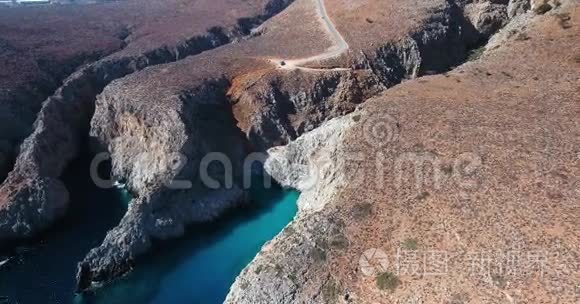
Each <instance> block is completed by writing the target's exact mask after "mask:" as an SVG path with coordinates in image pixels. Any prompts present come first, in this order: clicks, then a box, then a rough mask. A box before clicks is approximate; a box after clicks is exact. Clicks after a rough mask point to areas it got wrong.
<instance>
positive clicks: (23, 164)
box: [0, 0, 289, 242]
mask: <svg viewBox="0 0 580 304" xmlns="http://www.w3.org/2000/svg"><path fill="white" fill-rule="evenodd" d="M288 3H289V1H285V0H273V1H271V2H267V3H265V6H264V8H263V9H262V10H258V11H256V16H248V17H244V18H241V19H239V20H238V21H239V24H236V25H235V26H234V27H233V28H230V29H220V28H217V27H215V28H212V29H210V30H209V32H207V33H206V34H204V35H201V36H196V37H192V38H190V39H188V40H185V41H181V42H180V43H179V44H178V45H176V46H175V47H171V46H162V47H160V48H156V49H152V50H149V51H146V52H144V53H141V54H137V55H131V56H118V55H116V54H113V55H111V56H109V57H107V58H104V59H102V60H99V61H98V62H95V63H93V64H90V65H88V66H85V67H83V68H82V69H80V70H78V71H77V72H75V73H74V74H72V75H71V76H69V77H68V78H67V79H66V80H65V81H64V83H63V85H62V86H61V87H60V88H59V89H58V90H57V91H56V92H55V93H54V95H53V96H51V97H49V98H48V99H47V100H46V101H45V102H44V103H43V105H42V108H41V110H40V112H39V114H38V116H37V119H36V122H35V128H34V130H33V132H32V134H30V135H29V136H28V138H26V140H24V142H23V143H22V145H21V147H20V154H19V155H18V157H17V159H16V162H15V165H14V168H13V169H12V171H11V172H10V173H9V175H8V177H7V178H6V180H5V181H4V183H3V184H2V186H1V188H0V192H1V193H2V194H3V196H2V200H1V201H0V206H1V208H0V215H1V217H0V218H1V219H2V220H1V222H0V240H2V241H3V242H6V241H8V240H12V239H18V238H23V237H29V236H31V235H33V234H36V233H38V232H39V231H42V230H43V229H45V228H47V227H48V226H49V225H50V224H51V223H53V222H54V221H55V220H56V219H58V218H60V217H62V216H63V215H64V213H65V211H66V206H67V204H68V195H67V192H66V188H65V187H64V185H63V184H62V182H61V181H60V180H59V179H58V178H59V176H60V175H61V173H62V171H63V169H64V168H65V166H66V165H67V164H68V163H69V162H70V161H71V160H72V159H73V158H75V157H76V156H77V151H78V148H79V146H80V144H81V139H82V138H83V137H84V136H85V134H86V130H87V127H88V125H89V121H90V118H91V115H92V113H93V109H94V100H95V97H96V96H97V94H99V93H100V92H101V90H102V89H103V88H104V87H105V86H106V85H107V84H108V83H110V82H112V81H113V80H115V79H118V78H122V77H124V76H126V75H128V74H131V73H134V72H135V71H138V70H142V69H144V68H145V67H148V66H152V65H158V64H161V63H166V62H172V61H175V60H179V59H181V58H184V57H186V56H189V55H192V54H197V53H200V52H202V51H204V50H207V49H211V48H215V47H217V46H219V45H223V44H225V43H228V42H231V41H233V40H234V39H236V37H238V36H239V35H240V34H243V33H247V32H249V29H246V28H244V27H245V26H254V25H255V24H256V23H257V22H260V21H263V20H265V19H267V18H268V17H270V16H271V15H273V14H276V13H277V12H278V11H280V10H281V9H283V8H284V7H285V6H286V5H287V4H288ZM30 197H35V198H39V199H40V200H38V201H36V200H34V201H33V203H31V204H23V203H22V201H26V200H28V198H30ZM37 206H40V208H38V207H37Z"/></svg>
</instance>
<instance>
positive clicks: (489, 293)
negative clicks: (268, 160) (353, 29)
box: [226, 2, 580, 303]
mask: <svg viewBox="0 0 580 304" xmlns="http://www.w3.org/2000/svg"><path fill="white" fill-rule="evenodd" d="M578 18H580V15H579V14H578V4H577V3H574V2H567V3H562V4H561V7H560V8H559V9H557V10H556V11H553V12H551V13H547V15H544V16H534V15H533V14H531V13H529V12H528V13H525V14H523V15H520V16H519V17H518V18H517V19H514V20H513V21H512V23H510V24H509V25H508V26H507V27H506V28H505V29H504V30H502V31H501V32H500V33H499V35H498V36H497V37H494V39H492V41H490V44H488V45H487V47H486V51H485V52H484V54H483V55H482V57H481V58H480V59H478V60H474V61H473V62H469V63H466V64H463V65H461V66H459V67H457V68H456V69H453V70H452V71H450V72H447V73H445V74H443V75H435V76H427V77H421V78H418V79H415V80H410V81H407V82H404V83H402V84H401V85H399V86H395V87H393V88H391V89H389V90H387V91H385V92H383V93H382V94H380V95H379V96H377V97H374V98H372V99H370V100H368V101H366V102H365V103H363V104H362V105H361V106H360V107H359V109H358V110H357V111H355V112H354V113H352V114H351V115H349V116H350V117H351V118H353V121H352V122H351V121H347V122H342V123H341V125H343V124H344V125H350V127H347V129H345V130H340V131H337V130H335V129H333V128H332V126H333V124H332V123H329V124H323V125H322V126H321V127H319V128H318V129H315V130H314V131H312V132H310V133H306V134H304V135H302V137H299V138H298V139H297V140H296V141H294V142H292V143H290V144H288V145H287V146H286V147H276V148H272V149H271V150H270V151H269V154H271V155H272V161H274V160H276V162H274V163H282V164H288V165H286V166H278V167H276V166H267V168H268V170H270V172H272V175H273V176H275V177H277V178H278V179H279V180H280V181H281V182H282V183H284V184H286V185H288V186H291V187H296V188H298V189H302V188H303V186H302V183H303V181H304V180H305V178H304V177H305V176H306V177H307V178H306V180H309V179H310V178H309V176H311V175H310V174H307V173H306V174H305V173H302V172H305V170H303V169H302V168H304V167H309V166H305V164H307V163H314V164H317V165H318V166H315V168H330V169H328V170H326V169H324V170H319V171H322V172H325V173H324V174H321V175H318V176H322V177H321V178H319V179H316V182H314V183H311V182H309V183H308V184H309V185H314V188H316V187H318V186H322V185H325V187H323V188H322V190H321V191H317V192H318V193H320V194H325V193H330V195H320V196H318V197H316V196H312V194H311V193H310V192H308V191H305V197H304V198H302V197H301V198H300V202H299V204H300V206H301V209H300V213H299V214H298V216H297V217H296V219H295V221H294V222H292V223H291V224H290V225H289V226H288V227H287V228H286V229H285V230H284V231H283V232H282V233H281V234H280V235H279V236H278V237H277V238H275V239H274V240H272V241H271V242H270V243H269V244H267V245H265V246H264V247H263V248H262V251H261V252H260V253H259V254H258V256H257V257H256V258H255V259H254V261H253V262H252V263H251V264H250V265H249V266H248V267H247V268H246V269H245V270H244V271H243V272H242V274H241V275H240V276H239V277H238V279H237V280H236V282H235V283H234V285H233V286H232V288H231V290H230V294H229V296H228V298H227V300H226V302H227V303H380V302H389V303H467V302H474V303H501V302H510V303H518V302H522V303H528V302H538V301H541V302H545V303H560V302H562V301H564V302H573V301H574V299H576V297H577V294H576V292H575V285H576V284H577V283H576V278H575V273H576V272H577V267H576V265H575V264H574V262H573V261H574V260H575V259H576V257H577V256H578V248H577V246H575V245H574V244H576V243H577V240H578V236H577V234H576V233H574V232H573V231H574V227H575V220H576V219H575V218H574V217H570V216H569V215H570V214H571V213H572V212H574V211H573V210H576V209H577V203H576V200H575V197H576V196H577V195H576V194H577V190H576V188H577V186H578V183H579V181H578V178H576V177H577V176H578V169H579V168H578V166H577V163H578V161H577V158H576V155H577V150H578V149H577V148H575V143H576V142H577V134H578V132H579V131H580V130H578V124H577V123H575V118H574V117H575V115H577V114H578V103H577V100H578V98H579V97H578V90H577V89H576V86H575V85H574V84H575V82H576V81H577V76H576V74H577V67H578V64H579V61H578V58H577V57H578V56H577V55H576V53H577V50H578V48H577V47H576V46H574V45H575V44H577V42H578V40H579V39H580V36H579V35H578V34H577V33H578V32H577V31H575V29H577V28H578V26H579V23H578V20H580V19H578ZM554 56H556V57H558V58H561V59H562V60H561V61H559V62H554V61H553V59H552V58H554ZM557 75H558V76H557ZM556 78H558V79H560V80H558V81H553V79H556ZM545 83H551V85H550V88H549V90H546V87H545V86H543V85H541V84H545ZM359 115H360V116H359ZM349 116H346V117H349ZM346 117H344V118H338V119H336V120H340V119H346ZM355 117H358V118H357V119H354V118H355ZM540 117H541V118H540ZM333 121H334V120H333ZM333 121H331V122H333ZM562 130H566V131H565V132H564V131H562ZM374 131H378V132H374ZM335 133H337V134H340V133H342V135H340V136H337V138H338V142H335V141H334V140H329V139H328V137H326V136H319V135H317V134H335ZM327 141H328V144H327ZM336 147H342V148H336ZM318 151H320V152H318ZM324 151H330V152H329V153H330V155H331V161H330V165H328V166H324V162H321V161H320V160H319V159H320V156H319V153H321V152H322V153H324ZM361 157H362V158H361ZM336 159H342V160H345V162H346V166H341V165H340V164H339V165H333V164H335V163H336V161H333V160H336ZM294 164H298V165H297V166H296V165H294ZM293 166H295V168H292V167H293ZM277 168H279V169H277ZM286 168H292V169H286ZM306 172H311V171H309V170H306ZM335 181H338V182H336V183H335ZM317 183H318V184H317ZM308 198H314V200H312V201H311V200H310V199H308ZM305 199H306V200H305ZM306 206H322V207H320V208H314V209H312V208H306ZM530 227H534V228H533V229H530ZM556 231H557V232H556ZM538 252H542V253H541V255H542V254H545V256H544V257H543V258H542V261H543V262H542V263H545V264H543V265H544V266H545V267H542V268H533V267H529V264H527V263H528V262H530V257H531V256H533V255H534V254H535V253H538ZM434 253H435V254H440V253H441V254H443V255H440V256H437V257H435V260H431V261H430V260H429V259H430V258H432V257H433V255H432V254H434ZM509 254H514V255H517V257H516V259H517V258H518V257H519V258H523V259H524V260H525V261H521V260H520V261H519V262H516V263H518V264H517V265H518V266H517V267H522V268H517V269H512V270H513V271H506V268H501V267H509V266H507V265H508V264H507V263H511V262H513V261H514V260H512V259H510V260H507V259H506V255H509ZM474 256H477V257H476V259H478V260H477V261H481V260H479V259H480V258H483V259H485V261H491V262H493V263H497V264H496V265H495V266H492V267H490V268H485V270H484V271H482V272H480V271H479V270H480V268H476V269H475V270H474V269H473V268H470V267H471V266H472V265H473V264H472V263H473V261H474V260H473V258H474ZM512 257H513V256H512ZM532 259H533V258H532ZM509 265H512V266H513V265H514V264H509ZM430 267H433V268H430ZM438 267H443V268H438ZM524 269H525V270H524ZM385 277H386V278H387V279H388V281H387V282H386V283H385V281H384V280H385ZM540 277H541V278H542V279H539V278H540ZM381 280H382V281H381Z"/></svg>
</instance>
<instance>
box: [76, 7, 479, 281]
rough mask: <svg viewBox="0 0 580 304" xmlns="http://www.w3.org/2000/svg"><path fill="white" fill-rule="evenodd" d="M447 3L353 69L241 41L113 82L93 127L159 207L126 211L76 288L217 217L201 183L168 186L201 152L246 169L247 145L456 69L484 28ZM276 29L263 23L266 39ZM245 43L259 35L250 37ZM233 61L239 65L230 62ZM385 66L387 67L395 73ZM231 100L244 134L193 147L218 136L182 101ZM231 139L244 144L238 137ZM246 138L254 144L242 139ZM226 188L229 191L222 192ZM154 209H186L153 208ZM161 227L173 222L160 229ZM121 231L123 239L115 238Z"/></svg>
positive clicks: (189, 170) (288, 136)
mask: <svg viewBox="0 0 580 304" xmlns="http://www.w3.org/2000/svg"><path fill="white" fill-rule="evenodd" d="M441 5H442V6H441V7H440V10H437V11H435V12H434V13H433V15H428V16H429V17H428V18H426V20H425V21H424V22H423V23H422V24H421V25H420V26H419V28H418V29H416V30H414V31H413V32H412V33H410V34H409V37H410V38H408V39H402V42H399V41H396V42H392V43H389V44H387V47H385V48H381V49H380V50H379V51H377V52H376V53H375V54H376V55H374V56H368V57H367V58H366V61H365V62H364V63H359V64H356V65H355V66H353V69H352V70H351V71H346V70H341V69H329V70H326V69H324V68H320V69H316V68H314V69H310V68H306V69H296V70H286V69H268V68H267V67H268V65H265V64H264V63H257V62H256V61H255V60H248V59H245V60H244V59H239V58H235V57H234V58H231V57H233V54H236V53H235V52H236V51H235V50H236V48H237V45H236V46H235V47H231V48H230V49H228V47H226V48H225V49H224V48H220V49H217V50H216V51H215V52H213V53H212V52H210V53H206V54H204V55H201V56H195V57H192V58H190V59H188V60H185V61H180V62H178V63H176V64H170V65H167V66H163V65H162V66H159V67H157V68H155V69H150V70H147V71H144V72H143V73H137V74H134V75H131V77H127V78H124V79H122V80H121V81H120V82H116V83H113V84H112V85H111V86H109V87H107V88H106V89H105V91H104V93H103V94H101V95H100V96H99V100H98V101H97V108H96V112H95V116H94V117H93V123H92V131H91V134H92V135H93V136H94V137H95V138H96V139H97V141H98V142H99V143H100V145H101V146H102V147H106V149H107V150H108V151H109V152H111V154H112V163H113V173H114V175H115V176H116V178H117V179H118V180H122V181H126V184H127V185H128V187H129V190H130V191H132V193H134V195H135V196H136V199H135V200H134V201H133V203H132V204H139V205H141V204H143V205H153V204H155V205H158V207H150V206H141V207H134V210H140V211H131V212H128V213H127V215H126V216H125V219H124V220H123V221H122V222H121V224H120V225H119V226H118V227H116V228H115V229H113V230H112V231H111V232H110V233H109V235H108V236H107V238H106V239H105V241H104V242H103V244H101V246H99V247H98V248H95V249H94V250H92V251H91V252H90V253H89V255H88V256H87V258H86V259H85V260H84V261H83V262H82V263H80V264H79V274H78V276H77V278H78V280H79V287H80V288H81V289H83V288H86V287H88V286H90V282H91V281H95V282H99V281H106V280H108V279H110V278H114V277H116V276H118V275H119V274H121V273H122V272H123V271H126V270H128V269H130V267H131V265H133V264H134V263H135V259H137V258H138V257H139V256H140V255H142V254H143V253H144V252H145V251H147V250H148V248H149V247H150V242H151V240H154V239H160V237H159V235H162V236H164V237H161V238H165V236H171V237H175V236H179V235H181V234H182V233H183V231H184V229H183V227H184V226H185V225H187V224H189V223H192V222H194V221H204V220H209V219H212V218H213V217H214V216H216V215H217V213H213V212H212V213H211V214H212V216H210V217H203V216H197V215H195V216H193V217H191V215H190V213H189V210H191V208H194V210H195V212H199V209H198V207H199V202H198V201H197V199H196V198H198V197H200V194H199V193H198V192H200V188H199V187H194V188H193V189H194V190H193V191H178V192H176V193H175V191H171V190H170V189H168V187H165V183H166V182H167V181H170V180H173V179H175V178H185V179H186V180H191V181H193V182H194V184H196V183H198V182H199V176H198V175H197V174H198V171H197V169H198V167H197V165H198V164H199V162H200V160H201V157H202V156H203V155H204V152H205V153H207V152H210V151H212V152H221V153H225V154H226V155H229V156H230V160H231V161H232V162H233V165H234V166H233V167H234V171H235V172H241V171H242V168H241V163H242V159H243V156H245V155H246V154H245V153H247V152H248V151H252V150H254V151H255V150H257V151H264V150H265V149H267V148H269V147H271V146H274V145H276V144H280V143H286V142H289V141H291V140H293V139H295V138H296V137H298V136H300V135H301V134H303V133H304V132H307V131H308V130H311V129H313V128H315V127H317V126H319V125H320V124H322V123H324V122H325V121H328V120H329V119H331V118H333V117H336V116H340V115H344V114H346V113H349V112H352V111H353V110H354V108H355V106H356V105H357V104H359V103H361V102H362V101H364V100H365V99H366V98H368V97H370V96H372V95H373V94H376V93H377V92H379V91H380V90H382V89H384V88H385V87H386V86H391V85H393V84H395V83H398V82H400V81H402V80H403V79H404V78H412V77H416V76H417V75H420V73H424V72H426V71H429V70H431V71H433V70H435V71H438V70H446V69H449V68H450V67H451V66H452V65H455V64H457V63H458V62H460V61H461V60H463V59H464V58H465V57H466V56H467V50H468V49H469V48H470V46H472V45H474V44H475V43H476V42H477V41H478V40H479V39H480V38H481V35H482V34H478V33H477V32H472V33H469V34H463V32H462V31H461V30H460V29H461V28H462V27H463V26H464V23H465V22H466V21H465V19H464V17H463V15H461V14H457V12H458V9H459V7H457V6H455V5H454V4H447V3H442V4H441ZM265 26H266V27H267V24H266V25H265ZM273 34H275V33H272V32H266V33H263V34H262V35H261V37H260V38H264V37H266V36H267V35H273ZM410 41H411V42H410ZM450 41H451V42H453V43H454V44H451V47H449V45H448V44H447V43H450ZM247 43H252V39H249V40H248V41H247ZM243 47H244V46H240V48H243ZM223 53H225V54H228V56H227V57H226V56H224V55H222V54H223ZM222 56H223V57H222ZM246 56H247V55H246ZM210 62H211V63H210ZM233 62H236V64H235V65H233V67H232V66H231V65H232V63H233ZM371 66H375V67H377V66H380V67H382V69H383V71H378V72H377V71H375V69H373V68H371ZM388 66H390V67H389V68H387V67H388ZM188 67H203V68H202V69H201V71H199V72H198V73H197V74H194V75H191V73H190V74H189V75H188V76H187V78H186V79H185V80H186V81H185V80H184V81H175V82H172V83H170V82H167V83H166V82H164V81H161V82H160V81H159V80H158V79H162V78H163V76H162V75H166V74H171V75H180V74H181V73H183V72H184V71H190V69H188ZM387 71H389V73H390V74H389V73H388V72H387ZM384 75H390V76H389V77H390V78H388V79H387V78H385V76H384ZM175 77H179V76H175ZM212 77H213V78H215V79H222V80H220V81H219V84H218V85H216V84H215V83H214V82H211V81H210V82H207V81H205V79H207V78H210V79H211V78H212ZM305 87H306V88H307V89H306V90H305V89H304V88H305ZM129 88H130V89H129ZM190 92H203V94H204V95H201V97H200V98H194V99H193V100H183V99H182V98H181V97H180V96H182V95H184V94H185V95H187V94H190ZM142 94H147V96H144V95H142ZM194 95H195V94H194ZM144 100H155V102H156V104H155V105H154V106H153V108H151V105H149V104H148V103H144V102H143V101H144ZM226 102H227V103H231V104H233V109H232V108H230V107H228V106H225V107H223V108H222V110H223V111H224V112H225V113H223V114H222V115H226V116H227V115H230V114H233V116H234V117H235V120H237V123H238V127H240V128H241V130H242V131H243V132H244V133H246V137H247V139H246V138H244V137H243V136H240V137H236V135H233V134H234V133H235V132H233V131H232V132H231V133H229V134H230V135H227V134H222V137H225V138H228V140H225V141H224V140H223V138H222V139H221V141H222V142H223V143H225V142H227V143H228V144H226V145H227V147H221V148H217V149H216V148H214V149H213V150H212V149H206V150H198V151H195V149H193V148H192V147H194V146H197V144H196V143H198V142H199V141H201V142H204V141H207V140H209V141H212V140H214V137H215V136H214V135H213V134H212V133H209V134H204V133H206V132H207V130H208V129H207V127H208V125H203V124H200V125H196V119H193V120H192V119H191V117H195V116H196V114H195V111H193V112H188V111H184V109H185V108H188V107H190V106H192V105H191V103H193V104H196V103H203V104H206V105H207V104H214V103H217V104H220V103H221V104H222V105H225V103H226ZM141 104H143V105H141ZM152 109H155V110H154V111H152ZM216 113H217V112H213V114H212V115H216ZM222 122H223V123H224V125H225V126H226V127H228V128H229V127H232V128H234V127H235V121H234V120H233V119H225V120H222ZM203 123H204V124H205V123H207V122H203ZM213 128H215V127H210V128H209V129H213ZM201 130H206V131H205V132H204V131H201ZM169 135H170V136H169ZM210 138H211V139H210ZM232 139H233V142H237V143H238V144H236V145H231V142H232ZM246 140H247V141H248V143H245V141H246ZM201 146H204V145H203V144H202V145H201ZM232 146H233V147H235V146H245V147H248V150H246V152H242V153H237V152H236V153H234V155H235V156H234V157H233V158H231V156H232V148H231V147H232ZM143 151H147V153H148V158H147V159H143V158H141V155H142V152H143ZM174 153H180V154H182V155H185V156H186V158H187V159H188V164H190V166H188V167H185V168H182V170H180V172H173V171H171V170H169V168H170V167H171V166H170V163H172V159H171V158H168V157H167V156H168V155H174ZM218 174H223V172H219V173H218ZM222 178H223V177H222ZM222 180H223V179H222ZM240 188H241V187H240V183H239V182H236V183H235V187H234V189H235V191H233V192H232V191H230V190H226V189H219V190H218V191H216V192H215V194H213V195H214V197H218V198H219V197H221V196H222V195H224V196H226V197H230V195H229V194H230V193H237V195H238V196H237V198H238V199H237V202H241V201H243V200H244V195H243V193H244V192H243V191H241V190H240ZM319 189H321V188H319ZM238 190H240V191H238ZM222 191H225V192H224V193H223V194H222ZM201 192H202V193H204V191H201ZM313 193H315V192H313ZM313 195H314V194H313ZM202 197H203V196H202ZM161 201H163V202H161ZM234 201H236V200H235V199H234V200H232V199H226V200H225V201H223V202H222V201H219V200H218V201H213V202H211V203H209V204H210V205H212V206H211V207H210V206H207V205H206V206H205V207H204V208H209V210H218V211H219V210H225V209H226V208H227V207H230V206H232V202H234ZM155 202H157V203H155ZM192 206H193V207H192ZM221 206H224V207H223V208H222V207H221ZM157 208H160V209H169V210H186V212H185V213H176V212H169V213H165V212H155V210H156V209H157ZM202 209H203V208H202ZM218 213H219V212H218ZM183 214H186V216H184V215H183ZM202 214H205V212H202ZM142 223H148V224H142ZM157 223H168V224H162V225H161V224H157ZM164 229H166V230H167V231H166V232H163V230H164ZM118 238H120V239H122V240H123V241H118ZM119 269H120V270H122V271H120V270H119Z"/></svg>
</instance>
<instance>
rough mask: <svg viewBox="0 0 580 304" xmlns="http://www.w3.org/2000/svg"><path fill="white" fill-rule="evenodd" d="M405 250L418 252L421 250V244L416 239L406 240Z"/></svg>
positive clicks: (404, 243)
mask: <svg viewBox="0 0 580 304" xmlns="http://www.w3.org/2000/svg"><path fill="white" fill-rule="evenodd" d="M403 248H405V249H407V250H417V248H419V242H417V240H416V239H406V240H405V241H404V242H403Z"/></svg>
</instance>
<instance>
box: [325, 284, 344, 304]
mask: <svg viewBox="0 0 580 304" xmlns="http://www.w3.org/2000/svg"><path fill="white" fill-rule="evenodd" d="M339 296H340V285H339V284H338V283H337V282H336V280H334V279H330V280H328V281H327V282H326V284H324V286H323V288H322V297H323V298H324V302H326V303H332V304H334V303H336V302H337V300H338V297H339Z"/></svg>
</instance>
